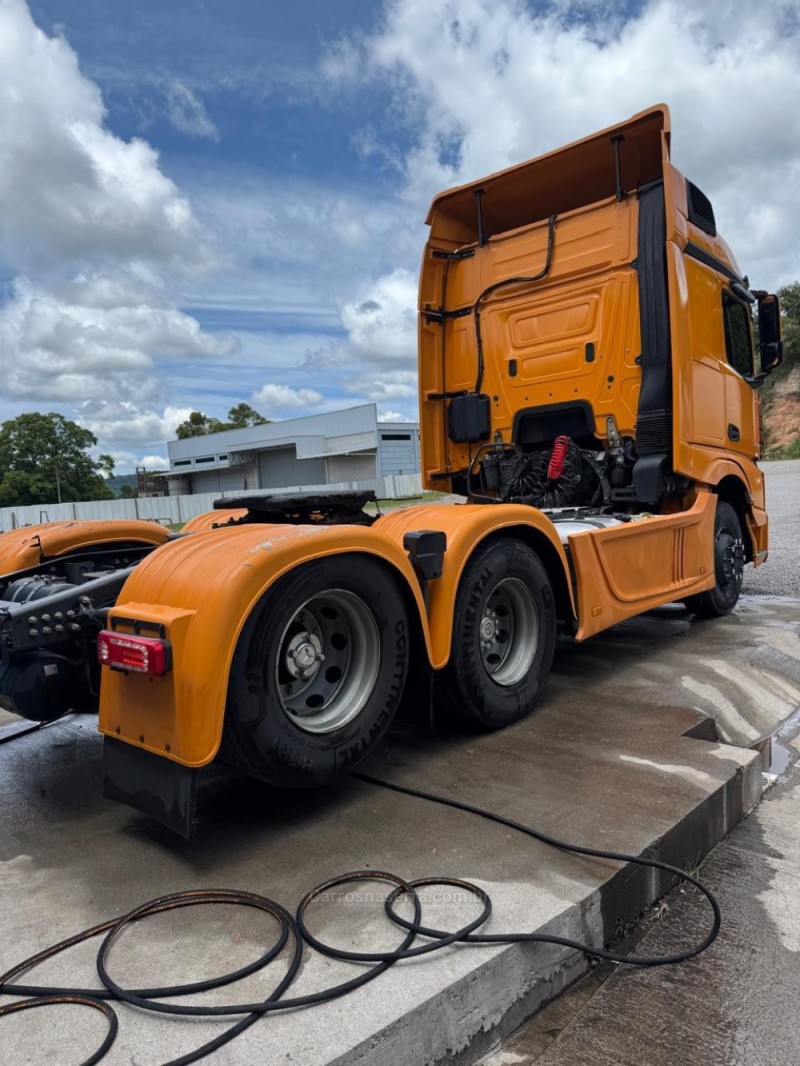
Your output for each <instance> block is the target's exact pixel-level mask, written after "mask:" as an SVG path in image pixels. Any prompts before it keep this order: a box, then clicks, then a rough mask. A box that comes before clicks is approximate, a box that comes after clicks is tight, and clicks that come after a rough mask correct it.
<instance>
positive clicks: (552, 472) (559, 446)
mask: <svg viewBox="0 0 800 1066" xmlns="http://www.w3.org/2000/svg"><path fill="white" fill-rule="evenodd" d="M568 448H569V437H565V436H563V435H562V436H560V437H556V440H555V444H554V445H553V454H552V455H551V456H550V462H549V463H548V464H547V476H548V477H549V478H550V480H551V481H558V479H559V478H560V477H561V475H562V474H563V473H564V460H565V459H566V457H567V449H568Z"/></svg>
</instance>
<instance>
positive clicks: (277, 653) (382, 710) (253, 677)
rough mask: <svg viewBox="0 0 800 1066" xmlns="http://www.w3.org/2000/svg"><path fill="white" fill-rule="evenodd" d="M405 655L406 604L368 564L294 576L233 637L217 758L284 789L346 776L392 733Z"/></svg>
mask: <svg viewBox="0 0 800 1066" xmlns="http://www.w3.org/2000/svg"><path fill="white" fill-rule="evenodd" d="M407 656H408V620H407V616H406V610H405V606H404V604H403V600H402V597H401V596H400V593H399V591H398V589H397V587H396V584H395V582H394V581H393V580H392V578H391V577H390V576H389V575H388V573H387V572H386V571H385V570H384V569H383V568H382V567H381V566H380V565H379V564H378V563H376V562H375V561H374V560H371V559H369V558H364V557H361V556H358V557H354V556H348V557H344V556H336V557H332V558H329V559H322V560H319V561H317V562H313V563H309V564H308V565H306V566H303V567H301V568H300V569H298V570H295V571H293V572H292V573H290V574H288V575H286V577H284V578H282V579H281V580H280V581H279V582H277V584H276V585H275V586H274V587H273V588H272V589H270V590H269V592H268V593H267V595H266V596H265V597H264V599H263V601H262V602H261V604H260V605H259V607H258V608H256V610H255V611H254V612H253V614H252V616H251V617H250V619H249V620H248V622H247V624H246V625H245V628H244V630H243V632H242V636H241V638H240V640H239V644H238V646H237V650H236V654H235V656H234V661H233V665H232V667H231V676H230V683H229V688H228V708H227V713H226V719H225V735H224V739H223V749H222V757H223V759H225V758H227V760H228V761H229V762H232V763H233V764H235V765H236V767H237V768H239V769H241V770H243V771H244V772H245V773H248V774H250V775H251V776H253V777H259V778H261V779H262V780H264V781H268V782H270V783H271V784H275V785H281V786H283V787H286V788H314V787H318V786H321V785H326V784H330V783H331V782H332V781H336V780H337V779H339V778H341V777H343V776H345V775H346V774H347V773H349V772H350V771H351V770H353V769H354V768H355V767H356V766H357V765H358V763H359V762H361V760H362V759H364V758H365V757H366V756H367V755H368V754H369V752H370V751H371V750H372V749H373V748H374V747H375V745H376V744H377V743H378V741H379V740H380V738H381V737H382V736H383V734H384V732H385V731H386V729H387V728H388V726H389V723H390V722H391V720H392V718H393V716H394V713H395V710H396V709H397V705H398V703H399V701H400V696H401V695H402V691H403V686H404V683H405V678H406V672H407V668H408V661H407Z"/></svg>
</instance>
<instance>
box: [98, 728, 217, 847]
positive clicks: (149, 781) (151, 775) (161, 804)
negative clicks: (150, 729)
mask: <svg viewBox="0 0 800 1066" xmlns="http://www.w3.org/2000/svg"><path fill="white" fill-rule="evenodd" d="M196 774H197V771H196V770H193V769H192V768H191V767H189V766H181V764H180V763H177V762H173V761H172V760H171V759H164V758H161V756H159V755H152V754H151V753H150V752H149V751H144V750H142V749H141V748H134V747H133V746H132V745H130V744H125V743H123V742H122V741H120V740H114V739H113V738H112V737H105V739H104V741H103V795H104V796H105V797H106V798H107V799H111V800H116V801H117V803H125V804H127V805H128V806H129V807H134V808H135V809H136V810H137V811H141V812H142V813H143V814H147V815H149V817H151V818H155V819H156V820H157V821H159V822H161V824H162V825H165V826H167V827H168V828H169V829H172V830H173V832H175V833H178V834H179V835H180V836H182V837H185V838H186V839H187V840H188V839H189V837H190V836H191V835H192V831H193V829H194V825H195V777H196Z"/></svg>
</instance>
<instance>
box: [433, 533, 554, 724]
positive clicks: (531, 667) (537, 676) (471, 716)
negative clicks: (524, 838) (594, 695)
mask: <svg viewBox="0 0 800 1066" xmlns="http://www.w3.org/2000/svg"><path fill="white" fill-rule="evenodd" d="M555 639H556V612H555V600H554V597H553V590H552V587H551V585H550V579H549V577H548V575H547V571H546V570H545V568H544V566H543V565H542V562H541V560H540V559H539V557H538V555H537V554H536V553H535V552H534V551H533V550H532V549H531V548H529V547H528V546H527V544H525V543H523V542H522V541H520V540H517V539H516V538H508V539H502V540H493V541H490V542H489V543H487V544H485V545H482V546H481V547H479V548H478V549H477V551H476V552H475V554H474V555H473V556H472V558H471V559H470V560H469V562H468V563H467V566H466V568H465V570H464V575H463V577H462V579H461V584H460V586H459V590H458V596H457V598H456V608H455V617H454V620H453V642H452V648H451V652H450V661H449V663H448V665H447V666H446V667H445V669H444V670H443V671H441V673H440V674H439V675H438V678H437V696H438V697H439V699H440V700H441V703H442V706H441V709H442V711H443V712H444V713H445V714H446V715H447V716H448V717H449V718H451V719H453V718H454V719H456V720H458V721H461V722H464V723H466V724H468V725H470V726H472V727H476V726H477V727H478V728H481V729H502V728H503V727H504V726H507V725H510V724H511V723H512V722H516V721H517V720H518V719H520V718H523V717H524V716H525V715H526V714H528V712H529V711H530V710H531V709H532V708H533V705H534V704H535V703H536V700H537V699H538V698H539V695H540V693H541V691H542V689H543V688H544V684H545V681H546V680H547V676H548V674H549V673H550V666H551V664H552V661H553V651H554V649H555ZM437 702H438V701H437Z"/></svg>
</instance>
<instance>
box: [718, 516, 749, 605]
mask: <svg viewBox="0 0 800 1066" xmlns="http://www.w3.org/2000/svg"><path fill="white" fill-rule="evenodd" d="M714 547H715V560H714V569H715V571H716V578H717V584H718V585H719V587H720V589H721V590H722V591H723V592H725V593H732V592H737V593H738V592H739V591H740V590H741V587H742V582H743V580H744V559H745V556H744V541H743V540H742V538H741V537H737V536H735V535H734V534H733V533H731V532H730V530H728V529H725V528H721V529H720V530H719V532H718V533H717V537H716V542H715V545H714Z"/></svg>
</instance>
